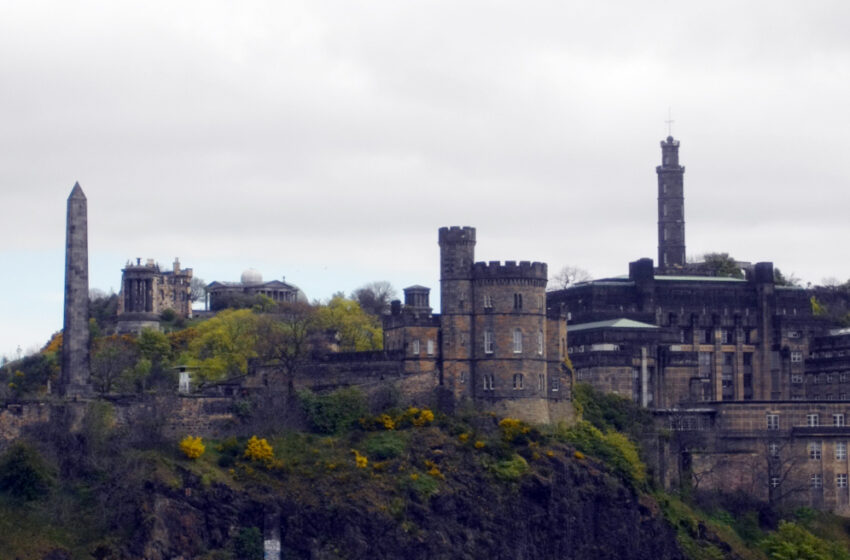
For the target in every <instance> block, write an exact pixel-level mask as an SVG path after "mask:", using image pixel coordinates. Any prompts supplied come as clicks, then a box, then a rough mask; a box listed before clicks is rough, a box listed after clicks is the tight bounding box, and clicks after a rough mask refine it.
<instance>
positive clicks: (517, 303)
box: [514, 294, 522, 310]
mask: <svg viewBox="0 0 850 560" xmlns="http://www.w3.org/2000/svg"><path fill="white" fill-rule="evenodd" d="M514 309H516V310H520V309H522V294H514Z"/></svg>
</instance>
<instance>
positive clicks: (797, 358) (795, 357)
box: [791, 350, 803, 364]
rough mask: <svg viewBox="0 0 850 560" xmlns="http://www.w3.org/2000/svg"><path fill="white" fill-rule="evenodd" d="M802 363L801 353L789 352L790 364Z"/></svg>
mask: <svg viewBox="0 0 850 560" xmlns="http://www.w3.org/2000/svg"><path fill="white" fill-rule="evenodd" d="M802 361H803V353H802V352H799V351H797V350H795V351H794V352H791V363H792V364H799V363H801V362H802Z"/></svg>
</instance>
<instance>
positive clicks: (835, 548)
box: [761, 521, 850, 560]
mask: <svg viewBox="0 0 850 560" xmlns="http://www.w3.org/2000/svg"><path fill="white" fill-rule="evenodd" d="M761 546H762V548H763V549H764V551H765V552H767V553H768V554H769V555H770V558H777V559H785V558H789V559H790V558H794V559H800V560H821V559H827V558H830V559H834V560H850V553H848V552H847V550H845V549H843V548H842V547H841V545H840V544H838V543H831V542H827V541H825V540H823V539H820V538H818V537H816V536H815V535H813V534H812V533H810V532H809V531H807V530H806V529H804V528H803V527H801V526H799V525H797V524H796V523H794V522H791V521H780V522H779V528H778V529H777V530H776V531H775V532H774V533H771V534H770V535H769V536H768V537H767V538H766V539H764V540H763V541H762V543H761Z"/></svg>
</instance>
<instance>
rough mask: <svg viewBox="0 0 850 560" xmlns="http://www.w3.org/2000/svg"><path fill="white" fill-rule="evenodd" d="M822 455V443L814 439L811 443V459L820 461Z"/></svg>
mask: <svg viewBox="0 0 850 560" xmlns="http://www.w3.org/2000/svg"><path fill="white" fill-rule="evenodd" d="M820 457H821V448H820V443H819V442H817V441H813V442H812V443H810V444H809V459H811V460H812V461H820Z"/></svg>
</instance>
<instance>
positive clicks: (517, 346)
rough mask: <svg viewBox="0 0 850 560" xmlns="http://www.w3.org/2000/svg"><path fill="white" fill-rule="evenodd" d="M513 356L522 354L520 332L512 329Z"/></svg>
mask: <svg viewBox="0 0 850 560" xmlns="http://www.w3.org/2000/svg"><path fill="white" fill-rule="evenodd" d="M514 354H522V331H521V330H519V329H514Z"/></svg>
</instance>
